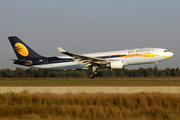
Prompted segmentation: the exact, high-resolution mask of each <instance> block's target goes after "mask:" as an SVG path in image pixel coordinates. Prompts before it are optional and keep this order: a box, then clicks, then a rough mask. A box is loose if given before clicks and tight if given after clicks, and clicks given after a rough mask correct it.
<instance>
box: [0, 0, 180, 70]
mask: <svg viewBox="0 0 180 120" xmlns="http://www.w3.org/2000/svg"><path fill="white" fill-rule="evenodd" d="M179 6H180V1H179V0H173V1H169V0H51V1H50V0H2V1H1V3H0V41H1V43H0V69H7V68H10V69H12V70H13V69H15V68H16V67H21V66H19V65H15V64H13V61H11V60H9V59H10V58H16V55H15V53H14V51H13V49H12V47H11V45H10V43H9V40H8V38H7V37H8V36H18V37H19V38H20V39H21V40H23V41H24V42H25V43H26V44H27V45H29V46H30V47H31V48H32V49H33V50H34V51H36V52H37V53H38V54H40V55H43V56H47V57H51V56H61V55H62V54H61V53H59V52H58V50H57V47H62V48H63V49H65V50H67V51H70V52H73V53H77V54H84V53H93V52H105V51H117V50H124V49H133V48H145V47H158V48H166V49H169V50H170V51H171V52H173V53H174V56H173V57H172V58H170V59H168V60H165V61H162V62H159V63H158V68H159V69H166V68H168V67H169V68H177V67H179V68H180V7H179ZM63 56H64V55H63ZM139 67H142V68H149V67H152V68H153V67H154V63H153V64H147V65H135V66H128V67H126V68H128V69H138V68H139ZM23 68H27V67H23Z"/></svg>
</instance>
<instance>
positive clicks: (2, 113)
mask: <svg viewBox="0 0 180 120" xmlns="http://www.w3.org/2000/svg"><path fill="white" fill-rule="evenodd" d="M179 113H180V95H179V94H161V93H138V94H102V93H99V94H64V95H55V94H28V93H20V94H15V93H6V94H0V119H1V120H11V119H12V120H22V119H23V120H29V119H33V120H74V119H75V120H93V119H94V120H96V119H98V120H109V119H110V120H116V119H119V120H126V119H127V120H179V119H180V114H179Z"/></svg>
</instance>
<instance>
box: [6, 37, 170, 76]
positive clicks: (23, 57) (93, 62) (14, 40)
mask: <svg viewBox="0 0 180 120" xmlns="http://www.w3.org/2000/svg"><path fill="white" fill-rule="evenodd" d="M8 39H9V41H10V43H11V45H12V48H13V49H14V52H15V54H16V56H17V58H18V59H11V60H13V61H14V64H18V65H23V66H28V67H32V68H38V69H47V70H62V71H67V70H82V69H83V70H87V69H89V70H92V72H91V73H90V74H89V77H90V78H94V77H96V76H98V74H99V72H98V70H99V69H124V67H125V66H128V65H137V64H148V63H155V66H154V68H155V69H157V63H158V62H159V61H163V60H166V59H168V58H170V57H172V56H173V53H172V52H170V51H169V50H167V49H164V48H147V47H146V48H135V49H130V50H128V49H126V50H121V51H110V52H99V53H90V54H81V55H79V54H74V53H71V52H67V51H65V50H64V49H62V48H60V47H58V50H59V52H61V53H63V54H65V55H67V56H55V57H44V56H41V55H39V54H37V53H36V52H35V51H33V50H32V49H31V48H30V47H29V46H28V45H26V44H25V43H24V42H23V41H21V40H20V39H19V38H18V37H16V36H11V37H8Z"/></svg>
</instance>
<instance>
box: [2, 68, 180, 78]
mask: <svg viewBox="0 0 180 120" xmlns="http://www.w3.org/2000/svg"><path fill="white" fill-rule="evenodd" d="M90 72H91V71H90V70H77V71H51V70H42V69H33V68H29V69H23V68H19V67H17V68H16V69H15V70H10V69H9V68H7V69H2V70H0V78H36V77H88V75H89V73H90ZM153 76H157V77H177V76H180V70H179V68H178V67H177V68H176V69H175V68H166V69H164V70H158V69H153V68H147V69H145V68H139V69H133V70H129V69H124V70H99V76H98V77H153Z"/></svg>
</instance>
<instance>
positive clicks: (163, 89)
mask: <svg viewBox="0 0 180 120" xmlns="http://www.w3.org/2000/svg"><path fill="white" fill-rule="evenodd" d="M8 92H14V93H31V94H33V93H52V94H67V93H72V94H79V93H87V94H95V93H125V94H131V93H141V92H145V93H157V92H159V93H171V94H180V86H53V87H51V86H42V87H40V86H38V87H8V86H5V87H0V93H8Z"/></svg>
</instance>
